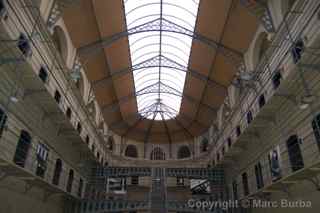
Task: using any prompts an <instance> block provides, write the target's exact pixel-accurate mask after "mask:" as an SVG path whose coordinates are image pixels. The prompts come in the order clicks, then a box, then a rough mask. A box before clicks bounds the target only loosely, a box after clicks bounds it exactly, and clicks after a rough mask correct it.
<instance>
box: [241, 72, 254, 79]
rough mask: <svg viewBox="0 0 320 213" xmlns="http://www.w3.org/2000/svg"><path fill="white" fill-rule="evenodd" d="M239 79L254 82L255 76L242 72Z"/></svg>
mask: <svg viewBox="0 0 320 213" xmlns="http://www.w3.org/2000/svg"><path fill="white" fill-rule="evenodd" d="M239 77H240V79H241V80H244V81H250V80H252V78H253V75H252V73H251V72H240V75H239Z"/></svg>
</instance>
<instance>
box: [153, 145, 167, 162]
mask: <svg viewBox="0 0 320 213" xmlns="http://www.w3.org/2000/svg"><path fill="white" fill-rule="evenodd" d="M150 159H151V160H165V159H166V155H165V153H164V152H163V150H162V149H161V148H160V147H156V148H154V149H153V150H152V152H151V154H150Z"/></svg>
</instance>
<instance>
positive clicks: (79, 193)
mask: <svg viewBox="0 0 320 213" xmlns="http://www.w3.org/2000/svg"><path fill="white" fill-rule="evenodd" d="M82 188H83V180H82V178H80V180H79V188H78V196H79V197H80V198H81V197H82Z"/></svg>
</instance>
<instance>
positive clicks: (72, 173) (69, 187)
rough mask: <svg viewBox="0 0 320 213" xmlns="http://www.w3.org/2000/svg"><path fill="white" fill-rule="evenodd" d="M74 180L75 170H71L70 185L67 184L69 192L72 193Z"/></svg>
mask: <svg viewBox="0 0 320 213" xmlns="http://www.w3.org/2000/svg"><path fill="white" fill-rule="evenodd" d="M73 179H74V172H73V169H70V170H69V176H68V183H67V192H71V190H72V184H73Z"/></svg>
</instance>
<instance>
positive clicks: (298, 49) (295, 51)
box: [291, 39, 304, 64]
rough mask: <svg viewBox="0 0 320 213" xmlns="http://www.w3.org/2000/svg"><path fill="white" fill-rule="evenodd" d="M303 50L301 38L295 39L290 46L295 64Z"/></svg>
mask: <svg viewBox="0 0 320 213" xmlns="http://www.w3.org/2000/svg"><path fill="white" fill-rule="evenodd" d="M303 50H304V43H303V41H302V39H299V40H298V41H296V42H295V43H294V45H293V47H292V50H291V54H292V57H293V62H294V63H295V64H296V63H298V62H299V60H300V59H301V56H302V53H303Z"/></svg>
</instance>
